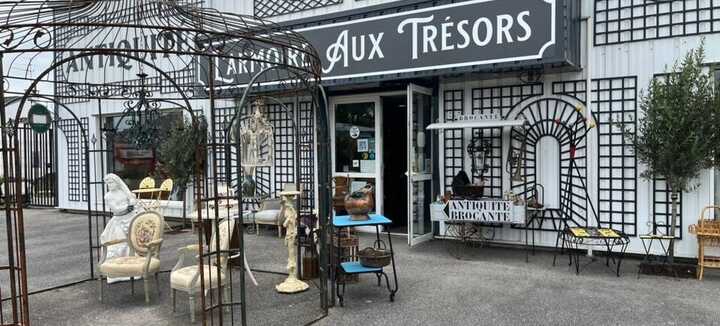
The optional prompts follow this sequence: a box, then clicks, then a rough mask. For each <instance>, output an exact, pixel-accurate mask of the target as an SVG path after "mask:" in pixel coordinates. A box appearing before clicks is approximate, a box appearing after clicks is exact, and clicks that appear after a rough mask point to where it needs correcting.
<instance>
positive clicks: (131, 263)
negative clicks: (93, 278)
mask: <svg viewBox="0 0 720 326" xmlns="http://www.w3.org/2000/svg"><path fill="white" fill-rule="evenodd" d="M145 260H146V258H145V257H139V256H125V257H117V258H111V259H108V260H106V261H105V262H104V263H103V264H102V265H100V272H101V273H103V274H104V275H106V276H110V277H132V276H142V275H143V268H145ZM159 269H160V260H159V259H157V258H150V266H149V267H148V273H151V274H153V273H155V272H157V271H158V270H159Z"/></svg>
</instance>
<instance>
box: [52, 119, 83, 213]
mask: <svg viewBox="0 0 720 326" xmlns="http://www.w3.org/2000/svg"><path fill="white" fill-rule="evenodd" d="M80 121H82V124H83V128H85V130H87V128H88V118H87V117H84V118H80ZM57 125H58V129H60V130H61V131H62V132H63V134H64V135H65V140H66V141H67V171H68V185H67V189H68V200H69V201H73V202H78V201H86V200H87V195H88V189H87V188H86V186H85V156H84V155H83V152H84V150H85V148H84V144H83V139H82V135H81V132H80V126H78V124H77V122H76V121H75V120H74V119H61V120H59V121H58V122H57Z"/></svg>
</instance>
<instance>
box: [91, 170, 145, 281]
mask: <svg viewBox="0 0 720 326" xmlns="http://www.w3.org/2000/svg"><path fill="white" fill-rule="evenodd" d="M104 180H105V185H106V186H107V189H108V192H107V193H106V194H105V197H104V198H105V204H106V205H107V207H108V208H109V209H110V211H111V212H112V214H113V217H112V218H111V219H110V221H109V222H108V223H107V226H105V230H103V232H102V234H100V242H101V243H105V242H108V241H112V240H118V239H120V240H124V239H127V233H128V228H129V227H130V221H132V219H133V217H135V215H137V214H138V213H141V212H143V211H144V209H143V208H142V207H141V206H140V205H138V204H137V198H135V194H133V193H132V192H131V191H130V188H128V186H127V185H126V184H125V182H124V181H123V180H122V179H121V178H120V177H118V176H117V175H115V174H112V173H110V174H108V175H106V176H105V179H104ZM107 251H108V252H107V258H108V259H110V258H115V257H124V256H127V255H129V254H130V248H129V247H128V245H127V243H125V242H123V243H120V244H116V245H112V246H110V247H108V248H107ZM121 280H122V279H108V282H109V283H112V282H115V281H121Z"/></svg>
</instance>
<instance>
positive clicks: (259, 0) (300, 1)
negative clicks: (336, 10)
mask: <svg viewBox="0 0 720 326" xmlns="http://www.w3.org/2000/svg"><path fill="white" fill-rule="evenodd" d="M342 2H343V0H255V16H256V17H259V18H264V17H272V16H280V15H285V14H291V13H294V12H300V11H305V10H310V9H316V8H322V7H329V6H332V5H337V4H341V3H342Z"/></svg>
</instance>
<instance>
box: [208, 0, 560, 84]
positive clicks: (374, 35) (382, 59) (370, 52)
mask: <svg viewBox="0 0 720 326" xmlns="http://www.w3.org/2000/svg"><path fill="white" fill-rule="evenodd" d="M558 1H562V0H524V1H508V0H470V1H464V2H457V3H450V4H446V5H441V6H435V7H428V8H422V9H417V10H410V11H404V12H398V13H393V14H386V15H382V16H375V17H369V18H364V19H356V20H350V21H344V22H339V23H333V24H326V25H319V26H313V27H307V28H301V29H297V30H296V32H299V33H300V34H302V35H303V36H304V37H305V38H306V39H307V40H308V41H309V42H310V44H312V45H313V47H315V48H316V49H317V51H318V52H319V55H320V57H321V60H322V68H323V69H322V70H323V71H322V72H323V80H334V79H345V78H354V77H368V76H377V75H385V74H397V73H406V72H417V71H426V70H437V69H447V68H457V67H469V66H481V65H489V64H496V63H507V62H528V61H537V60H540V59H544V58H546V57H548V56H553V55H556V52H557V51H549V49H550V48H551V47H553V46H556V41H557V40H556V39H557V38H558V37H559V36H558V35H561V33H558V31H556V28H557V26H558V24H557V22H556V20H557V19H558V18H557V17H556V16H557V13H558V8H557V4H556V2H558ZM235 48H243V47H240V46H238V47H235ZM254 56H256V57H260V58H264V59H266V60H268V61H271V62H280V61H281V60H283V61H285V60H286V61H287V62H290V63H291V64H295V65H298V66H302V65H303V64H304V61H303V57H302V55H299V54H298V53H292V52H288V51H281V50H273V49H270V50H267V49H264V50H263V53H256V54H254ZM199 66H200V67H201V68H200V69H201V70H200V72H201V73H199V74H198V75H199V76H200V81H201V83H202V84H205V85H207V67H208V62H207V61H205V62H201V63H200V65H199ZM260 69H262V67H260V66H257V64H255V65H253V63H251V62H242V61H237V62H230V63H227V62H224V63H223V62H221V61H218V62H217V64H216V72H215V75H216V78H217V80H216V85H217V86H222V85H223V84H236V85H237V84H244V83H247V82H248V81H249V79H250V77H251V76H252V75H253V74H254V73H256V72H258V71H259V70H260Z"/></svg>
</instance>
